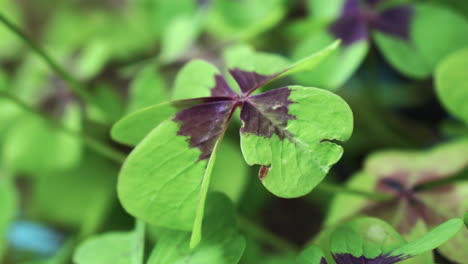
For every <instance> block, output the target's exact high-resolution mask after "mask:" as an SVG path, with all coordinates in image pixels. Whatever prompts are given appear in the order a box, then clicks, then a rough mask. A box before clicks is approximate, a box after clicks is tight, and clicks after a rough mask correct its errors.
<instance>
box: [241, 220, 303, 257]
mask: <svg viewBox="0 0 468 264" xmlns="http://www.w3.org/2000/svg"><path fill="white" fill-rule="evenodd" d="M238 223H239V229H241V230H243V231H244V232H246V233H248V234H249V235H251V236H253V237H254V238H255V239H257V240H258V241H261V242H263V243H265V244H268V245H270V246H272V247H273V248H275V249H277V250H279V251H282V252H285V253H288V254H294V255H296V254H297V253H298V251H299V249H298V248H297V247H296V246H295V245H293V244H291V243H290V242H288V241H286V240H284V239H282V238H280V237H278V236H276V235H275V234H273V233H271V232H270V231H268V230H266V229H265V228H263V227H262V226H259V225H257V224H256V223H254V222H252V221H250V220H249V219H247V218H245V217H242V216H239V217H238Z"/></svg>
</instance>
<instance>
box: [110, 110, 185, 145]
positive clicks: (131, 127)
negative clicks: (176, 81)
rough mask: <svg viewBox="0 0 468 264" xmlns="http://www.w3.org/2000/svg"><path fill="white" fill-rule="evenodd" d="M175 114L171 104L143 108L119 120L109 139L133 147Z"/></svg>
mask: <svg viewBox="0 0 468 264" xmlns="http://www.w3.org/2000/svg"><path fill="white" fill-rule="evenodd" d="M175 113H177V109H176V108H175V107H173V105H172V104H171V102H166V103H161V104H158V105H154V106H150V107H146V108H143V109H141V110H138V111H135V112H133V113H131V114H130V115H127V116H125V117H124V118H122V119H120V120H119V121H118V122H117V123H115V124H114V125H113V126H112V130H111V137H112V139H114V140H115V141H118V142H120V143H123V144H127V145H130V146H134V145H136V144H138V143H139V142H140V141H141V140H142V139H143V138H144V137H145V136H146V135H147V134H148V133H149V132H150V131H151V130H152V129H153V128H155V127H156V126H157V125H158V124H160V123H161V122H163V121H164V120H166V119H168V118H169V117H171V116H173V115H174V114H175Z"/></svg>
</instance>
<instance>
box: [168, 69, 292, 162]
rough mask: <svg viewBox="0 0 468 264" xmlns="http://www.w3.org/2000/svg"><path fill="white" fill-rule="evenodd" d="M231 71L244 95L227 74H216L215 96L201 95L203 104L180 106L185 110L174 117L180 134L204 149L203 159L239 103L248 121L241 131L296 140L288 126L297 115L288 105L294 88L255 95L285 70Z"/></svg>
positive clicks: (211, 150)
mask: <svg viewBox="0 0 468 264" xmlns="http://www.w3.org/2000/svg"><path fill="white" fill-rule="evenodd" d="M285 71H286V70H285ZM229 72H230V74H231V75H232V77H233V78H234V80H235V81H236V82H237V84H238V85H239V87H240V89H241V94H240V95H239V94H237V93H236V92H234V90H233V89H232V88H231V87H230V86H229V85H228V83H227V82H226V80H225V79H224V77H223V76H221V75H219V74H218V75H215V77H214V78H215V86H214V87H213V88H212V89H211V96H212V97H207V98H200V99H198V100H201V101H200V103H199V104H195V105H193V106H190V107H180V108H181V109H182V110H181V111H179V112H178V113H177V114H176V115H175V117H174V119H173V120H174V121H175V122H177V123H179V124H180V130H179V132H178V135H182V136H188V137H189V140H190V147H197V148H198V149H200V150H201V152H202V153H201V155H200V158H199V159H200V160H203V159H208V158H209V157H210V156H211V153H212V152H213V149H214V146H215V144H216V142H217V140H218V139H219V137H220V136H221V135H222V134H223V132H224V131H225V129H226V127H227V125H228V123H229V120H230V119H231V117H232V114H233V113H234V111H235V110H236V109H237V107H242V111H241V120H242V121H243V123H244V125H243V127H242V128H241V132H246V133H251V134H255V135H258V136H263V137H267V138H270V137H271V136H272V135H273V134H276V135H277V136H278V137H279V138H280V139H284V138H289V139H291V140H292V135H291V134H290V132H288V131H286V130H285V127H286V124H287V122H288V120H290V119H295V117H294V116H293V115H290V114H289V113H288V106H289V105H290V104H291V103H292V101H291V100H289V95H290V90H289V89H288V88H287V87H282V88H278V89H275V90H272V91H268V92H265V93H262V94H259V95H251V93H252V92H254V91H255V90H256V89H258V88H260V87H261V86H263V85H265V84H266V83H268V82H270V81H271V80H273V79H274V78H275V77H277V76H278V75H280V74H281V73H282V72H284V71H282V72H279V73H277V74H273V75H269V76H268V75H262V74H259V73H256V72H249V71H243V70H240V69H237V68H235V69H232V70H230V71H229Z"/></svg>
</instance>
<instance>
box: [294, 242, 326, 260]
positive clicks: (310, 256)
mask: <svg viewBox="0 0 468 264" xmlns="http://www.w3.org/2000/svg"><path fill="white" fill-rule="evenodd" d="M324 260H325V256H324V254H323V251H322V249H320V247H318V246H316V245H312V246H309V247H307V248H306V249H304V250H303V251H302V252H301V254H299V256H298V258H297V263H298V264H324V263H323V261H324Z"/></svg>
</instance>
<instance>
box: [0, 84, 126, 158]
mask: <svg viewBox="0 0 468 264" xmlns="http://www.w3.org/2000/svg"><path fill="white" fill-rule="evenodd" d="M0 97H5V98H7V99H9V100H10V101H12V102H13V103H15V104H16V105H18V106H19V107H21V108H22V109H24V110H25V111H28V112H30V113H32V114H34V115H35V116H37V117H39V118H41V119H43V120H44V121H46V122H48V123H49V124H51V125H52V126H55V127H57V128H58V129H60V130H62V131H63V132H64V133H66V134H69V135H71V136H73V137H76V138H79V139H80V140H82V141H83V143H84V144H86V145H87V146H88V147H89V148H91V149H93V150H94V151H96V152H97V153H99V154H101V155H102V156H104V157H107V158H108V159H110V160H112V161H114V162H116V163H118V164H121V163H123V162H124V160H125V154H123V153H120V152H119V151H117V150H115V149H114V148H112V147H111V146H108V145H107V144H104V143H102V142H100V141H99V140H97V139H95V138H92V137H90V136H87V135H84V134H82V133H80V132H77V131H74V130H71V129H69V128H67V127H65V126H64V125H62V124H60V123H58V122H55V121H54V120H52V119H50V118H48V117H47V116H45V115H43V114H42V113H40V112H38V111H36V110H35V109H34V108H32V107H31V106H29V105H28V104H26V103H24V102H23V101H21V100H20V99H18V98H16V97H15V96H13V95H11V94H9V93H7V92H5V91H0Z"/></svg>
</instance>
